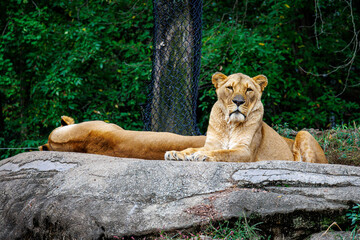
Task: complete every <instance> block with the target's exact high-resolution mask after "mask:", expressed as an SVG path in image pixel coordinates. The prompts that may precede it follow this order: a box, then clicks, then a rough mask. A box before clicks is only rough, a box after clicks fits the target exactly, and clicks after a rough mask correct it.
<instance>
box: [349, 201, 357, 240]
mask: <svg viewBox="0 0 360 240" xmlns="http://www.w3.org/2000/svg"><path fill="white" fill-rule="evenodd" d="M346 216H347V217H348V218H349V220H350V221H351V225H352V226H354V229H353V230H352V235H354V236H355V235H357V234H360V204H356V205H355V206H354V207H353V208H352V209H350V210H349V212H348V213H347V214H346Z"/></svg>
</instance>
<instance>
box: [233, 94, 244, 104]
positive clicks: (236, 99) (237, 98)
mask: <svg viewBox="0 0 360 240" xmlns="http://www.w3.org/2000/svg"><path fill="white" fill-rule="evenodd" d="M232 101H233V103H235V104H236V106H240V105H242V104H244V103H245V99H244V97H243V96H241V95H236V96H235V97H234V99H233V100H232Z"/></svg>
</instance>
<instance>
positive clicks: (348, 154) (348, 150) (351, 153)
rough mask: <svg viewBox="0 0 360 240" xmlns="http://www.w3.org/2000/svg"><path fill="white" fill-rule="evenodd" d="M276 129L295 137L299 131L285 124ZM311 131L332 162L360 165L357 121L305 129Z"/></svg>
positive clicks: (359, 135)
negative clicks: (321, 128) (331, 126)
mask: <svg viewBox="0 0 360 240" xmlns="http://www.w3.org/2000/svg"><path fill="white" fill-rule="evenodd" d="M274 129H275V130H276V131H277V132H278V133H279V134H280V135H282V136H284V137H287V138H292V139H294V138H295V136H296V133H297V131H295V130H292V129H289V128H288V127H287V126H286V125H285V126H275V127H274ZM304 130H307V131H308V132H310V133H311V134H312V135H313V136H314V137H315V139H316V140H317V141H318V142H319V144H320V146H321V147H322V148H323V149H324V152H325V154H326V157H327V159H328V161H329V163H331V164H344V165H352V166H360V127H359V126H357V125H356V123H355V122H353V123H352V124H349V125H346V124H344V125H341V126H337V127H336V128H334V129H330V130H324V131H320V130H317V129H304Z"/></svg>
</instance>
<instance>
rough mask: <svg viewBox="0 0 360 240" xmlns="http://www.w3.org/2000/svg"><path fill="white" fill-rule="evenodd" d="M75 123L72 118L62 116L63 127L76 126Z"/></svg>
mask: <svg viewBox="0 0 360 240" xmlns="http://www.w3.org/2000/svg"><path fill="white" fill-rule="evenodd" d="M74 123H75V121H74V119H73V118H72V117H68V116H61V126H62V127H63V126H67V125H71V124H74Z"/></svg>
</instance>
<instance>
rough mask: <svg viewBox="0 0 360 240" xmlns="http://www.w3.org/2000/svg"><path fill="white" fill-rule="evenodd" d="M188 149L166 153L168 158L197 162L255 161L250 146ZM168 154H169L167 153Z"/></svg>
mask: <svg viewBox="0 0 360 240" xmlns="http://www.w3.org/2000/svg"><path fill="white" fill-rule="evenodd" d="M187 150H188V149H186V150H184V151H181V152H177V151H170V152H167V153H166V154H165V159H166V160H177V161H197V162H204V161H206V162H253V161H254V159H253V157H251V156H252V155H251V154H250V151H249V150H248V148H246V147H244V148H238V149H222V150H207V149H205V148H199V149H198V150H196V149H194V148H193V149H192V151H187ZM167 154H168V155H167Z"/></svg>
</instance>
